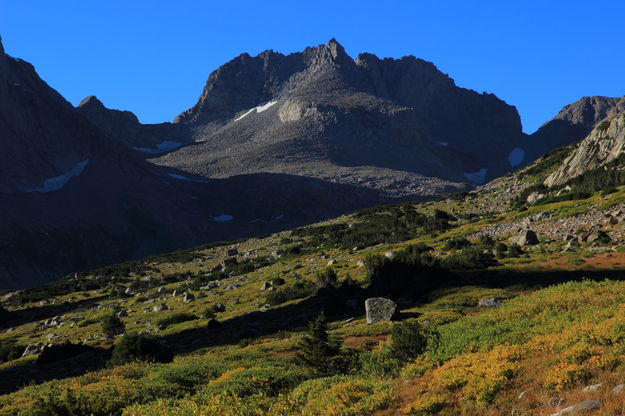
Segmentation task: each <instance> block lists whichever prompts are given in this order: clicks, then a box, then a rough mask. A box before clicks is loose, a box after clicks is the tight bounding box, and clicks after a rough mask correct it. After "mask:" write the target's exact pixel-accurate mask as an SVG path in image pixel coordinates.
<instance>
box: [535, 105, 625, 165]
mask: <svg viewBox="0 0 625 416" xmlns="http://www.w3.org/2000/svg"><path fill="white" fill-rule="evenodd" d="M622 111H625V96H623V97H620V98H618V97H583V98H581V99H579V100H578V101H576V102H574V103H571V104H569V105H566V106H565V107H564V108H562V110H560V112H559V113H558V114H557V115H556V116H555V117H554V118H553V119H551V120H550V121H548V122H547V123H545V124H543V125H542V126H541V127H540V128H539V129H538V130H537V131H536V132H535V133H533V134H532V135H531V136H529V137H528V146H527V148H528V151H529V153H528V158H529V159H528V160H534V159H536V158H538V157H539V156H542V155H543V154H545V153H547V152H548V151H549V150H551V149H555V148H557V147H560V146H565V145H568V144H571V143H574V142H577V141H579V140H582V139H583V138H584V137H586V136H587V135H588V134H589V133H590V132H591V131H592V130H593V128H595V126H597V125H598V124H599V123H600V122H601V121H602V120H603V119H605V118H606V117H613V116H614V115H616V114H617V113H620V112H622Z"/></svg>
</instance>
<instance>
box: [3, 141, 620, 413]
mask: <svg viewBox="0 0 625 416" xmlns="http://www.w3.org/2000/svg"><path fill="white" fill-rule="evenodd" d="M561 157H562V155H561V154H557V153H556V154H552V155H550V156H548V157H546V158H544V159H543V160H542V161H540V162H538V163H537V164H535V165H532V166H530V167H529V168H527V169H526V170H525V171H524V172H525V173H523V172H522V173H521V174H520V175H509V176H507V177H504V178H502V179H500V180H498V181H495V182H494V183H493V184H491V185H489V186H487V187H486V188H484V189H482V190H479V191H476V192H472V193H469V194H462V195H455V196H453V197H452V198H449V199H446V200H442V201H437V202H429V203H424V204H416V205H415V204H405V205H397V206H387V207H378V208H373V209H368V210H364V211H360V212H357V213H354V214H352V215H348V216H344V217H340V218H337V219H335V220H332V221H328V222H324V223H321V224H316V225H313V226H309V227H304V228H301V229H297V230H292V231H288V232H283V233H279V234H275V235H270V236H265V237H261V238H252V239H248V240H243V241H236V242H227V243H217V244H211V245H207V246H202V247H197V248H195V249H191V250H185V251H178V252H174V253H170V254H167V255H161V256H155V257H150V258H147V259H144V260H142V261H138V262H132V263H125V264H121V265H114V266H110V267H106V268H102V269H98V270H93V271H89V272H84V273H78V274H76V275H73V276H68V277H67V278H66V279H63V280H61V281H58V282H55V283H53V284H50V285H47V286H44V287H39V288H34V289H29V290H25V291H21V292H13V293H5V294H4V295H3V298H2V309H0V319H1V321H0V322H4V324H1V325H0V326H1V327H3V329H2V330H1V332H0V361H1V363H0V392H1V393H2V395H1V396H0V415H89V414H93V415H126V416H130V415H136V416H143V415H145V416H147V415H177V416H186V415H219V416H223V415H246V416H247V415H395V414H406V415H430V414H440V415H499V414H516V415H522V414H526V415H544V414H551V413H555V412H556V411H557V410H558V409H562V408H565V407H567V406H571V405H575V404H576V403H580V402H584V401H586V400H599V401H600V402H601V405H600V406H599V407H598V409H597V410H595V411H594V412H595V414H603V415H620V414H622V413H623V411H624V410H625V408H624V407H623V406H624V405H623V397H625V390H624V393H623V394H624V395H621V394H618V393H613V392H612V389H613V388H614V387H616V386H617V385H619V384H620V383H623V382H625V378H623V370H625V309H624V308H623V305H625V283H623V282H621V281H620V280H619V279H620V278H621V276H622V272H621V270H622V269H623V267H624V266H625V250H624V249H623V248H622V245H621V244H622V241H623V240H624V237H623V232H624V230H623V220H624V219H625V189H624V188H623V187H615V188H614V189H611V190H610V192H609V193H606V192H595V193H590V192H588V193H587V194H584V195H576V196H572V197H571V198H563V199H562V200H556V201H552V202H549V201H543V202H541V203H539V204H533V205H532V204H528V203H526V202H522V203H518V201H520V199H519V198H517V199H515V196H518V195H520V194H521V193H523V192H524V189H526V188H527V187H529V186H532V183H535V182H537V181H539V180H540V178H541V177H544V175H545V172H548V171H549V169H553V166H555V165H556V164H557V160H560V159H558V158H561ZM541 163H542V165H541ZM537 166H539V167H538V168H537ZM541 166H542V167H541ZM528 178H530V179H531V180H528ZM572 198H581V199H572ZM527 229H532V230H534V231H536V233H537V235H538V244H536V245H526V246H523V247H520V246H518V245H517V244H515V243H514V242H512V241H511V240H510V239H511V237H515V236H516V235H517V234H518V233H519V232H520V231H524V230H527ZM571 241H573V243H571ZM232 259H236V262H235V260H232ZM261 288H262V289H263V290H261ZM374 296H384V297H389V298H391V299H393V300H394V301H395V302H396V303H397V304H398V305H399V310H400V313H399V314H398V316H397V318H396V319H395V320H394V322H393V323H387V322H382V323H377V324H371V325H368V324H367V323H366V319H365V310H364V300H365V299H366V298H369V297H374ZM490 298H497V299H498V300H500V301H501V303H502V305H501V306H499V307H485V306H479V301H480V300H484V299H490ZM321 311H324V313H325V316H326V317H327V325H328V331H329V335H330V341H328V344H326V345H330V344H329V343H332V340H334V341H335V342H336V343H337V344H338V345H340V352H337V351H335V352H334V353H332V356H328V357H325V356H324V357H325V358H327V361H324V362H326V363H330V364H331V365H330V364H328V365H327V366H326V367H324V369H323V371H322V370H321V369H320V367H310V366H307V365H305V363H304V362H303V361H302V359H301V356H302V354H305V353H306V351H305V350H306V348H305V347H304V346H303V341H302V340H303V337H305V336H307V334H308V333H309V332H310V331H309V329H308V325H309V322H311V321H313V320H314V319H315V317H317V316H318V314H319V313H320V312H321ZM113 316H116V317H117V316H119V320H117V319H115V318H112V317H113ZM105 321H106V324H105V325H103V322H105ZM119 321H121V325H120V322H119ZM415 323H417V324H418V325H415ZM124 333H125V334H124ZM131 334H143V335H144V338H132V336H131ZM146 340H147V341H146ZM133 342H134V344H133ZM37 343H41V344H53V345H56V347H53V348H50V347H48V348H45V349H44V350H43V352H41V353H36V354H32V355H28V356H25V357H21V355H22V354H23V351H24V349H25V348H26V347H27V346H30V347H32V346H35V345H37ZM142 343H143V344H142ZM150 343H151V344H150ZM139 344H141V346H140V347H137V345H139ZM135 347H136V348H138V349H139V350H141V351H142V352H145V351H148V352H149V354H144V355H142V356H139V357H138V359H137V357H136V356H132V354H130V353H129V351H132V348H135ZM325 358H324V359H325ZM141 359H143V360H146V359H147V360H148V361H151V362H145V361H143V362H137V360H141ZM126 360H129V362H126V363H124V361H126ZM158 361H163V362H158ZM598 383H601V386H600V387H596V388H593V389H590V390H593V391H584V390H583V389H584V387H586V386H590V385H593V384H598ZM587 403H595V402H587ZM595 405H596V404H595ZM591 406H593V405H592V404H591Z"/></svg>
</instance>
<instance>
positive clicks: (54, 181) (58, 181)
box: [26, 159, 89, 193]
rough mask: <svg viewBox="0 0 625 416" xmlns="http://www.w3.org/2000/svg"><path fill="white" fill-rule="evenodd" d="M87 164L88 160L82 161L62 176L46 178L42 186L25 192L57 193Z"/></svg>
mask: <svg viewBox="0 0 625 416" xmlns="http://www.w3.org/2000/svg"><path fill="white" fill-rule="evenodd" d="M88 164H89V159H86V160H83V161H82V162H78V163H77V164H76V165H75V166H74V167H73V168H71V169H70V170H69V171H67V172H65V173H64V174H62V175H59V176H55V177H53V178H48V179H46V180H45V181H43V185H41V186H40V187H39V188H32V189H27V190H26V192H42V193H46V192H53V191H58V190H59V189H61V188H62V187H64V186H65V185H66V184H67V182H69V180H70V179H72V178H73V177H74V176H78V175H80V174H81V173H82V171H83V170H85V167H87V165H88Z"/></svg>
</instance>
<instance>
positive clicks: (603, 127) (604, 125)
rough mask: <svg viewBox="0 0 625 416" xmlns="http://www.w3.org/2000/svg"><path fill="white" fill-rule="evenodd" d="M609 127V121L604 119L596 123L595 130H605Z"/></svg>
mask: <svg viewBox="0 0 625 416" xmlns="http://www.w3.org/2000/svg"><path fill="white" fill-rule="evenodd" d="M609 128H610V122H609V121H608V120H604V121H602V122H601V123H599V124H598V125H597V131H606V130H607V129H609Z"/></svg>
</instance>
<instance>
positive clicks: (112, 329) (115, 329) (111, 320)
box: [101, 313, 126, 338]
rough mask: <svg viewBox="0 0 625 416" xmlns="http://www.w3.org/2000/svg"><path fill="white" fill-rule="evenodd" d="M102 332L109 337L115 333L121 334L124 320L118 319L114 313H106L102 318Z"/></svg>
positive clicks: (124, 327)
mask: <svg viewBox="0 0 625 416" xmlns="http://www.w3.org/2000/svg"><path fill="white" fill-rule="evenodd" d="M101 324H102V332H104V335H106V336H107V337H109V338H113V337H114V336H115V335H118V334H123V333H124V330H125V329H126V326H125V325H124V322H123V321H122V320H121V319H119V317H117V316H116V315H115V314H114V313H112V314H110V315H106V316H105V317H103V318H102V321H101Z"/></svg>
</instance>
